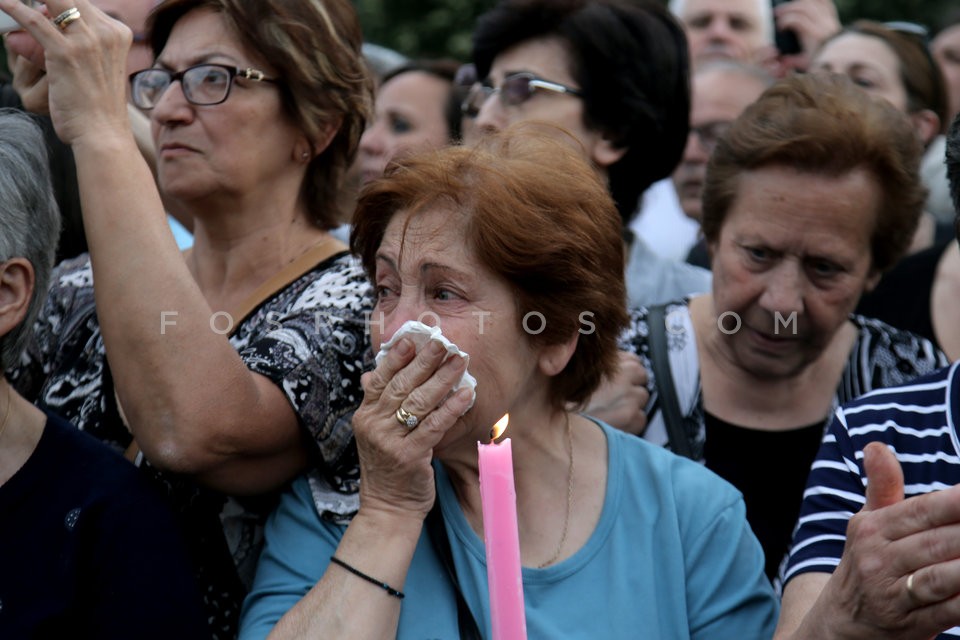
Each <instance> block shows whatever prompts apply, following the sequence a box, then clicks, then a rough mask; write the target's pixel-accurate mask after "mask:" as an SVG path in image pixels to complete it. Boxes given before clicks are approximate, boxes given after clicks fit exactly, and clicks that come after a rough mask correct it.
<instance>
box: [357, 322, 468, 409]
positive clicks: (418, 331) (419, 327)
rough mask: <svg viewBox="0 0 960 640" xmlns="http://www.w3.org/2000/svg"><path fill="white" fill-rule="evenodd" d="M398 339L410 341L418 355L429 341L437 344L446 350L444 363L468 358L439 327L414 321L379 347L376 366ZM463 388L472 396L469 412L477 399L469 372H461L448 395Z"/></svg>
mask: <svg viewBox="0 0 960 640" xmlns="http://www.w3.org/2000/svg"><path fill="white" fill-rule="evenodd" d="M400 338H407V339H408V340H410V341H411V342H412V343H413V344H414V346H415V347H416V349H417V352H418V353H419V352H420V349H422V348H423V347H424V346H425V345H426V344H427V343H429V342H430V341H431V340H435V341H437V342H439V343H440V344H442V345H443V347H444V348H445V349H446V350H447V355H446V357H445V358H444V359H443V360H444V362H446V361H447V360H448V359H449V358H451V357H453V356H460V357H461V358H466V359H467V360H469V358H470V356H469V355H468V354H467V353H466V352H464V351H461V350H460V347H458V346H457V345H455V344H453V343H452V342H450V341H449V340H447V338H446V337H445V336H444V335H443V333H442V332H441V331H440V327H431V326H428V325H425V324H423V323H422V322H418V321H416V320H407V321H406V322H404V323H403V325H401V327H400V328H399V329H397V331H396V333H394V334H393V337H391V338H390V339H389V340H387V341H386V342H385V343H383V345H382V346H381V347H380V351H378V352H377V357H376V359H375V360H376V363H377V364H380V361H381V360H383V359H384V358H386V357H387V351H389V350H390V348H391V347H393V345H395V344H397V343H398V342H399V341H400ZM464 387H466V388H468V389H470V391H471V392H472V394H473V397H472V398H471V399H470V406H469V407H467V409H468V410H469V409H470V408H472V407H473V403H474V402H475V401H476V399H477V379H476V378H474V377H473V376H472V375H470V372H469V371H466V370H465V371H464V372H463V375H462V376H460V380H459V381H458V382H457V384H456V385H455V386H454V387H453V390H452V391H451V392H450V395H452V394H454V393H456V392H457V391H459V390H460V389H463V388H464ZM448 397H449V396H448Z"/></svg>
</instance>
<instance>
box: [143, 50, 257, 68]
mask: <svg viewBox="0 0 960 640" xmlns="http://www.w3.org/2000/svg"><path fill="white" fill-rule="evenodd" d="M198 64H225V65H227V66H237V67H240V66H245V65H242V64H240V63H239V62H238V61H237V59H236V58H234V57H233V56H231V55H229V54H226V53H222V52H219V51H211V52H209V53H204V54H201V55H199V56H197V57H195V58H187V62H185V63H184V64H183V66H182V67H181V68H183V69H186V68H187V67H193V66H195V65H198ZM153 66H154V67H160V68H163V69H174V68H175V67H174V66H173V65H172V64H171V63H169V62H166V61H165V60H163V59H162V58H160V57H158V58H157V60H156V62H154V63H153ZM246 66H249V65H246Z"/></svg>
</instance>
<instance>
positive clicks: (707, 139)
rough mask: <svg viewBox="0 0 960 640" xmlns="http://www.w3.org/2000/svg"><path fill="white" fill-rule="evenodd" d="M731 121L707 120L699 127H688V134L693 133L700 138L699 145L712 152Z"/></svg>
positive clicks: (728, 128)
mask: <svg viewBox="0 0 960 640" xmlns="http://www.w3.org/2000/svg"><path fill="white" fill-rule="evenodd" d="M732 124H733V123H732V122H708V123H706V124H702V125H700V126H699V127H690V135H695V136H697V138H699V139H700V146H702V147H703V150H704V151H706V152H707V153H713V150H714V148H715V147H716V146H717V143H718V142H719V141H720V138H722V137H723V136H724V135H725V134H726V133H727V131H729V130H730V126H731V125H732Z"/></svg>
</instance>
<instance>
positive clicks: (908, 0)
mask: <svg viewBox="0 0 960 640" xmlns="http://www.w3.org/2000/svg"><path fill="white" fill-rule="evenodd" d="M835 1H836V3H837V7H838V9H839V11H840V19H841V21H842V22H844V23H848V22H851V21H853V20H855V19H857V18H871V19H874V20H909V21H914V22H920V23H922V24H926V25H929V26H931V27H934V26H936V25H937V23H938V21H939V20H940V19H941V17H942V16H943V15H945V14H946V13H947V11H948V10H950V9H956V8H957V6H958V1H957V0H835ZM353 2H354V5H355V6H356V8H357V13H358V15H359V16H360V23H361V24H362V25H363V31H364V36H365V38H366V39H367V40H368V41H370V42H375V43H377V44H380V45H383V46H385V47H390V48H391V49H395V50H397V51H399V52H400V53H403V54H405V55H408V56H425V57H442V56H449V57H453V58H456V59H458V60H466V59H467V58H469V56H470V32H471V30H472V29H473V23H474V21H475V20H476V19H477V16H479V15H480V14H482V13H483V12H484V11H486V10H487V9H489V8H491V7H492V6H494V4H496V0H353ZM5 68H6V57H5V56H4V53H3V50H2V49H0V70H3V69H5Z"/></svg>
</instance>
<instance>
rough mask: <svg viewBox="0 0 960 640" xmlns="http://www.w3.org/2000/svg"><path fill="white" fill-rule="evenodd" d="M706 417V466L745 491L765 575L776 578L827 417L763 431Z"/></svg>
mask: <svg viewBox="0 0 960 640" xmlns="http://www.w3.org/2000/svg"><path fill="white" fill-rule="evenodd" d="M704 419H705V423H706V429H707V440H706V444H705V445H704V451H703V454H704V458H705V460H706V465H707V468H708V469H711V470H712V471H714V472H715V473H716V474H717V475H719V476H720V477H722V478H724V479H725V480H726V481H727V482H729V483H730V484H732V485H733V486H735V487H736V488H737V489H739V490H740V492H741V493H742V494H743V499H744V502H745V503H746V505H747V521H748V522H749V523H750V526H751V527H752V528H753V532H754V534H756V536H757V539H759V540H760V545H761V546H762V547H763V553H764V555H765V556H766V573H767V577H768V578H770V580H771V581H772V580H773V579H774V578H775V577H776V575H777V569H778V567H779V566H780V562H781V561H782V560H783V558H784V556H785V555H786V554H787V551H788V550H789V548H790V540H791V538H792V537H793V527H794V525H795V524H796V522H797V516H799V514H800V503H801V501H802V499H803V491H804V488H805V487H806V485H807V475H808V474H809V472H810V465H811V464H812V463H813V459H814V458H815V457H816V455H817V450H818V449H819V448H820V440H821V439H822V438H823V430H824V424H825V423H824V422H818V423H817V424H812V425H810V426H807V427H800V428H798V429H791V430H789V431H760V430H757V429H746V428H744V427H738V426H736V425H732V424H730V423H729V422H724V421H723V420H720V419H719V418H717V417H716V416H714V415H712V414H710V413H708V412H704Z"/></svg>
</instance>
